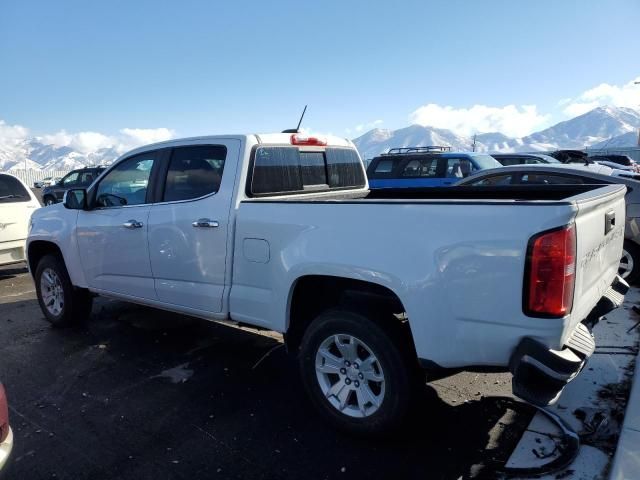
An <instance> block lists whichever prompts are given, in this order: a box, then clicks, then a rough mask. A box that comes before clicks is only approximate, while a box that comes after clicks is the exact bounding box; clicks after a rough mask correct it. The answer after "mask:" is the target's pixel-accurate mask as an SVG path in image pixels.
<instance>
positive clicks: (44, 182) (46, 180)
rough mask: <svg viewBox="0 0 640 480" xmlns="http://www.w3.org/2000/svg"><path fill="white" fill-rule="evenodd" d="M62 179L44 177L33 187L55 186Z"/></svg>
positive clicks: (34, 183)
mask: <svg viewBox="0 0 640 480" xmlns="http://www.w3.org/2000/svg"><path fill="white" fill-rule="evenodd" d="M61 179H62V177H44V178H43V179H42V180H36V181H35V182H33V186H34V188H42V187H48V186H50V185H55V184H56V183H58V182H59V181H60V180H61Z"/></svg>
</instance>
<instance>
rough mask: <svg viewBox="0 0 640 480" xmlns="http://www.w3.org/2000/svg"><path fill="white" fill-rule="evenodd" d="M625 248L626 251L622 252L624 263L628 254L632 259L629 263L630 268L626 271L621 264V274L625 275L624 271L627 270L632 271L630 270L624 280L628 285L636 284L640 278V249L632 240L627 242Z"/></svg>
mask: <svg viewBox="0 0 640 480" xmlns="http://www.w3.org/2000/svg"><path fill="white" fill-rule="evenodd" d="M623 248H624V251H623V252H622V255H623V257H622V258H623V261H624V260H625V253H626V254H627V255H628V258H630V260H631V262H630V263H627V265H628V267H627V268H624V269H623V267H622V263H621V268H620V271H619V273H620V274H621V275H622V274H623V273H624V271H623V270H627V269H629V268H630V270H628V273H627V275H626V276H625V275H623V278H624V279H625V280H626V281H627V283H629V284H634V283H636V282H637V281H638V279H639V278H640V247H639V246H638V245H637V244H636V243H633V242H632V241H630V240H625V241H624V247H623Z"/></svg>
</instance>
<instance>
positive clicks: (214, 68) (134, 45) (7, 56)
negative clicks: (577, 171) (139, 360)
mask: <svg viewBox="0 0 640 480" xmlns="http://www.w3.org/2000/svg"><path fill="white" fill-rule="evenodd" d="M639 26H640V2H638V0H608V1H606V2H603V1H595V0H594V1H586V0H583V1H575V0H574V1H571V0H565V1H557V0H555V1H548V0H536V1H529V2H520V1H507V0H504V1H498V0H487V1H482V2H479V1H460V0H447V1H425V0H422V1H394V2H389V1H384V2H382V1H378V2H376V1H348V0H342V1H323V2H313V3H311V2H304V1H296V2H293V1H275V2H266V1H262V2H258V1H242V0H236V1H232V2H216V1H191V0H182V1H162V0H155V1H146V0H137V1H132V0H130V1H121V0H109V1H104V2H97V1H96V2H94V1H86V0H85V1H71V0H60V1H56V2H52V1H47V0H42V1H30V0H3V1H2V3H1V4H0V72H1V73H0V120H2V121H3V122H4V124H5V126H11V125H14V126H16V125H22V126H24V127H26V128H27V129H28V130H29V132H30V133H32V134H37V135H44V134H53V133H55V132H61V131H63V132H66V133H69V132H101V133H102V134H105V135H115V134H118V132H120V131H121V130H122V129H124V128H129V129H156V128H161V127H162V128H165V129H168V130H170V131H171V134H173V135H177V136H187V135H196V134H205V133H234V132H238V133H241V132H254V131H260V132H264V131H279V130H281V129H284V128H291V127H293V126H295V124H296V122H297V117H298V115H299V113H300V110H301V109H302V106H303V105H304V104H309V110H308V113H307V117H306V120H305V125H306V126H307V127H309V128H310V129H312V130H314V131H319V132H331V133H334V134H338V135H342V136H350V137H355V136H357V135H359V134H361V133H363V132H364V131H366V130H367V129H368V128H370V127H372V126H374V125H375V126H379V127H383V128H393V129H395V128H401V127H404V126H407V125H409V124H410V123H411V122H417V123H422V124H425V123H426V124H434V125H436V126H442V127H449V128H452V129H454V130H457V131H459V132H460V133H471V131H475V130H490V129H496V128H501V129H502V130H503V131H506V133H511V134H525V133H529V132H528V131H532V130H537V129H539V128H541V127H543V126H547V125H549V124H551V123H554V122H556V121H559V120H563V119H566V118H568V116H569V115H570V114H575V113H580V112H581V111H584V110H585V109H586V108H587V107H589V106H592V105H596V104H602V103H615V104H619V105H627V104H628V105H627V106H634V105H635V103H638V104H639V105H635V106H636V107H640V96H636V93H635V90H634V87H632V86H630V85H633V80H634V79H635V78H636V77H638V76H639V75H640V64H639V62H638V58H639V55H640V36H639V35H638V28H639ZM630 82H631V83H630ZM601 84H605V85H606V86H605V87H601ZM599 86H600V87H599ZM594 88H596V90H595V92H594V91H593V89H594ZM598 88H599V89H600V90H598ZM637 90H640V88H639V89H637ZM589 92H591V93H589ZM585 95H586V96H585ZM638 95H640V94H638ZM636 99H637V102H636ZM474 106H476V107H474ZM509 106H511V107H509ZM470 122H472V123H470Z"/></svg>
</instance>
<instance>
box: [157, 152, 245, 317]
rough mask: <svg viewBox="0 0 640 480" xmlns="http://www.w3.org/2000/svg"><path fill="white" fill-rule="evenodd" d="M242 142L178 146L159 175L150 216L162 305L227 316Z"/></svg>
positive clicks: (159, 296) (158, 293) (158, 294)
mask: <svg viewBox="0 0 640 480" xmlns="http://www.w3.org/2000/svg"><path fill="white" fill-rule="evenodd" d="M240 145H241V144H240V141H239V140H235V139H228V140H225V139H217V140H216V143H215V144H207V145H190V146H181V147H175V148H173V149H172V151H171V155H170V157H169V158H168V159H167V162H166V165H164V168H163V169H162V173H161V174H160V175H159V180H158V181H159V183H158V189H157V190H158V192H157V195H158V198H157V200H158V201H157V203H155V204H154V205H153V206H152V207H151V212H150V215H149V254H150V258H151V268H152V270H153V277H154V286H155V290H156V292H157V296H158V300H160V301H162V302H165V303H169V304H172V305H178V306H180V307H183V308H191V309H196V310H199V311H206V312H212V313H217V312H221V311H222V304H223V301H222V300H223V297H224V290H225V275H226V264H227V256H228V249H229V248H230V247H229V245H228V241H229V236H230V233H231V231H232V228H233V225H231V224H230V223H229V218H230V216H229V211H230V209H231V201H232V198H233V190H234V186H235V180H236V168H237V164H238V159H239V155H240Z"/></svg>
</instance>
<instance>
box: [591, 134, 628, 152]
mask: <svg viewBox="0 0 640 480" xmlns="http://www.w3.org/2000/svg"><path fill="white" fill-rule="evenodd" d="M638 146H640V135H639V134H638V131H634V132H627V133H623V134H622V135H618V136H617V137H611V138H610V139H608V140H605V141H604V142H600V143H596V144H595V145H593V147H592V148H616V147H618V148H619V147H638Z"/></svg>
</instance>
